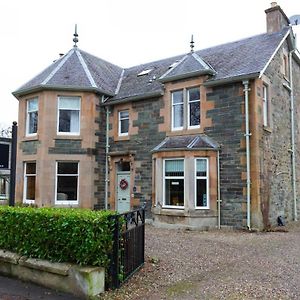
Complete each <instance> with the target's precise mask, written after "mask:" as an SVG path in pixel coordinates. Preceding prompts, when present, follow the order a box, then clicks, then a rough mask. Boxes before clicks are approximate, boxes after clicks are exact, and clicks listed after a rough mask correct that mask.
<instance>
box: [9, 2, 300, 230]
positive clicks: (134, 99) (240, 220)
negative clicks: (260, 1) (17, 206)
mask: <svg viewBox="0 0 300 300" xmlns="http://www.w3.org/2000/svg"><path fill="white" fill-rule="evenodd" d="M265 12H266V18H267V32H266V33H264V34H260V35H256V36H253V37H250V38H246V39H243V40H239V41H236V42H231V43H227V44H223V45H219V46H215V47H212V48H208V49H203V50H199V51H194V49H193V48H194V43H193V41H192V42H191V49H190V51H189V52H188V53H186V54H183V55H178V56H176V57H171V58H168V59H163V60H160V61H155V62H150V63H145V64H142V65H138V66H134V67H132V68H127V69H123V68H121V67H119V66H116V65H114V64H112V63H109V62H107V61H104V60H102V59H100V58H97V57H95V56H93V55H91V54H89V53H87V52H85V51H82V50H81V49H79V48H78V47H77V42H78V38H77V33H76V32H75V34H74V36H75V38H74V43H75V45H74V47H73V48H72V49H71V50H70V51H69V52H68V53H67V54H65V55H63V56H62V57H60V58H59V59H58V60H57V61H55V62H54V63H53V64H51V65H50V66H49V67H48V68H47V69H45V70H44V71H42V72H41V73H40V74H39V75H37V76H36V77H35V78H33V79H32V80H31V81H29V82H28V83H26V84H25V85H23V86H22V87H21V88H19V89H18V90H17V91H15V92H14V93H13V94H14V95H15V97H16V98H17V99H18V100H19V130H18V154H17V179H16V186H17V187H16V199H18V201H23V202H24V203H29V204H36V205H38V206H58V207H62V206H72V207H85V208H93V207H95V206H97V208H103V209H104V208H109V209H115V210H118V211H120V212H124V211H128V210H130V209H134V208H137V207H140V206H142V205H145V206H146V207H147V216H148V218H152V219H153V220H154V224H157V225H163V224H170V225H174V224H175V225H176V226H182V227H191V228H207V227H216V226H218V225H219V226H220V225H227V226H234V227H248V228H252V227H255V228H263V227H267V226H269V225H273V224H275V223H276V220H277V217H278V216H282V217H284V218H285V219H286V220H288V221H290V220H296V219H297V213H298V212H299V204H298V203H299V202H298V200H297V197H298V195H299V190H298V185H299V175H300V169H299V162H300V161H299V159H300V156H299V155H300V153H299V150H300V144H299V143H300V135H299V114H300V57H299V52H298V50H297V49H296V44H295V36H294V33H293V30H292V26H291V25H290V23H289V19H288V18H287V16H286V15H285V13H284V12H283V10H282V9H281V8H280V6H278V5H277V4H276V3H272V7H271V8H269V9H267V10H266V11H265Z"/></svg>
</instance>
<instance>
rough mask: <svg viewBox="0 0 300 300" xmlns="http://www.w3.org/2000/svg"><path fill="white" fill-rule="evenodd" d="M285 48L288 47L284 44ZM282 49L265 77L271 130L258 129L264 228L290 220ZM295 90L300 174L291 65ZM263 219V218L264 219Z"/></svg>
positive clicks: (287, 110)
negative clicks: (259, 133)
mask: <svg viewBox="0 0 300 300" xmlns="http://www.w3.org/2000/svg"><path fill="white" fill-rule="evenodd" d="M283 47H286V49H287V45H283ZM281 53H282V49H280V50H279V52H278V53H277V54H276V56H275V57H274V59H273V60H272V62H271V64H270V66H269V67H268V68H267V70H266V72H265V75H266V76H267V77H268V78H269V80H270V82H271V85H270V87H271V90H270V94H271V112H272V113H271V131H270V132H268V131H266V130H264V129H263V128H261V132H262V134H261V137H262V138H261V141H260V149H261V171H262V176H261V179H262V189H261V194H262V197H263V202H264V203H266V205H267V210H266V211H265V212H264V213H265V214H267V215H268V220H267V222H265V226H269V225H276V224H277V217H278V216H282V217H284V218H285V220H287V221H291V220H293V214H294V209H293V192H292V154H291V147H292V145H291V115H290V108H291V105H290V92H289V90H288V89H286V88H284V87H283V84H284V83H285V84H288V85H290V83H289V81H288V80H287V79H285V78H284V76H283V74H282V73H281V71H280V65H281V64H282V57H281ZM293 73H294V88H295V106H296V110H295V112H296V114H295V115H296V118H295V121H296V122H295V124H296V141H297V144H296V147H297V151H296V158H297V161H296V165H297V169H298V174H299V167H298V166H299V163H300V161H299V146H300V145H299V125H298V123H299V122H298V121H297V120H299V102H300V98H299V88H300V87H299V83H300V76H299V74H300V72H299V66H297V65H296V64H294V68H293ZM298 182H299V180H298ZM265 219H266V218H265Z"/></svg>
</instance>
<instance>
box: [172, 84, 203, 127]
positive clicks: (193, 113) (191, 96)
mask: <svg viewBox="0 0 300 300" xmlns="http://www.w3.org/2000/svg"><path fill="white" fill-rule="evenodd" d="M171 95H172V130H174V131H175V130H183V129H195V128H199V127H200V89H199V87H195V88H189V89H183V90H178V91H174V92H172V94H171Z"/></svg>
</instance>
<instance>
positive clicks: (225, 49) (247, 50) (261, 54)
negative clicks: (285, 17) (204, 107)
mask: <svg viewBox="0 0 300 300" xmlns="http://www.w3.org/2000/svg"><path fill="white" fill-rule="evenodd" d="M288 30H289V28H285V29H283V30H282V31H280V32H276V33H272V34H268V33H264V34H260V35H256V36H253V37H250V38H246V39H243V40H239V41H236V42H231V43H228V44H223V45H219V46H215V47H211V48H207V49H203V50H200V51H196V52H195V53H196V54H197V55H198V56H199V57H201V59H202V60H203V61H205V62H206V63H207V64H208V65H209V66H211V68H212V69H213V70H215V71H216V74H215V75H214V76H212V77H211V79H210V80H211V81H218V80H223V79H232V80H234V78H237V77H239V76H243V75H249V74H259V73H260V72H261V71H262V70H263V68H264V67H265V66H266V64H267V63H268V61H269V59H270V58H271V56H272V54H273V53H274V52H275V50H276V49H277V47H278V45H279V44H280V42H281V41H282V40H283V38H284V37H285V35H286V34H287V32H288ZM184 56H185V55H179V56H175V57H171V58H167V59H164V60H159V61H155V62H150V63H147V64H143V65H139V66H135V67H132V68H129V69H126V70H125V72H124V75H123V78H122V84H121V87H120V90H119V92H118V94H117V95H116V96H115V97H113V98H111V99H110V100H109V102H113V101H116V100H125V99H128V98H129V99H130V98H139V97H141V96H142V95H147V94H148V95H155V94H157V95H159V94H162V93H163V85H162V83H161V82H160V81H159V80H157V79H158V78H160V77H161V76H163V74H165V73H166V72H167V71H168V70H170V66H171V65H172V64H174V63H175V62H176V61H177V62H180V61H181V60H182V58H183V57H184ZM148 69H152V71H151V72H150V73H149V74H148V75H144V76H139V77H138V76H137V74H138V73H140V72H141V71H143V70H148ZM153 78H156V80H152V79H153Z"/></svg>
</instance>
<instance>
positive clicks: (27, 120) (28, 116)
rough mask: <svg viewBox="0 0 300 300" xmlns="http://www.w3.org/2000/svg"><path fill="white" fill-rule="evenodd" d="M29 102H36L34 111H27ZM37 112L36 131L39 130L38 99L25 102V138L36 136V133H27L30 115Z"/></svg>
mask: <svg viewBox="0 0 300 300" xmlns="http://www.w3.org/2000/svg"><path fill="white" fill-rule="evenodd" d="M30 101H36V102H37V109H36V110H29V102H30ZM34 112H37V115H38V118H37V131H38V128H39V101H38V98H37V97H36V98H32V99H28V100H27V101H26V136H35V135H37V131H36V132H33V133H29V121H30V113H34Z"/></svg>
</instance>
